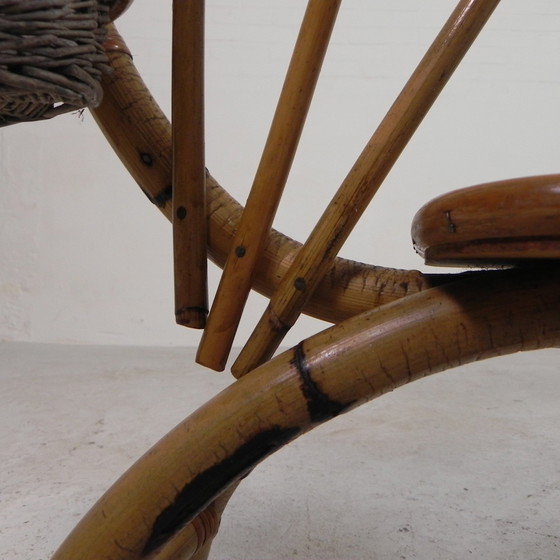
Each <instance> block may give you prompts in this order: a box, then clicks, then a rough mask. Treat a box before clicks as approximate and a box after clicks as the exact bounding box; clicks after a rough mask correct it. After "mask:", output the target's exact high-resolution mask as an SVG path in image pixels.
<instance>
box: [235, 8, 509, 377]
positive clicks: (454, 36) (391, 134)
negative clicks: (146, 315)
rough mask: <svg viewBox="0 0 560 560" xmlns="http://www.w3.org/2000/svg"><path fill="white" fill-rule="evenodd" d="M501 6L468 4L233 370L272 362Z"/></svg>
mask: <svg viewBox="0 0 560 560" xmlns="http://www.w3.org/2000/svg"><path fill="white" fill-rule="evenodd" d="M498 3H499V0H461V1H460V2H459V4H458V6H457V7H456V9H455V10H454V12H453V13H452V14H451V16H450V18H449V19H448V21H447V22H446V24H445V25H444V27H443V29H442V30H441V32H440V33H439V34H438V36H437V37H436V39H435V41H434V42H433V44H432V45H431V47H430V48H429V50H428V52H427V53H426V55H425V56H424V58H423V59H422V61H421V62H420V64H419V65H418V67H417V69H416V70H415V72H414V73H413V75H412V76H411V78H410V80H409V81H408V83H407V84H406V85H405V87H404V89H403V90H402V92H401V94H400V95H399V97H398V98H397V100H396V101H395V103H394V104H393V106H392V107H391V108H390V110H389V112H388V113H387V115H386V117H385V118H384V119H383V121H382V122H381V124H380V125H379V127H378V129H377V130H376V131H375V133H374V134H373V136H372V138H371V140H370V141H369V142H368V144H367V146H366V147H365V148H364V150H363V151H362V153H361V154H360V156H359V158H358V160H357V161H356V163H355V165H354V166H353V167H352V169H351V171H350V172H349V174H348V175H347V177H346V179H345V180H344V181H343V183H342V185H341V186H340V188H339V190H338V192H337V193H336V195H335V197H334V199H333V200H332V202H331V203H330V204H329V206H328V207H327V209H326V210H325V212H324V214H323V216H322V217H321V218H320V220H319V222H318V223H317V225H316V227H315V228H314V230H313V231H312V233H311V235H310V237H309V239H308V240H307V242H306V243H305V244H304V246H303V247H302V249H301V251H299V252H298V254H297V255H296V257H295V260H294V263H293V264H292V266H291V267H290V269H289V270H288V272H287V274H286V275H285V277H284V278H283V279H282V281H281V284H280V287H279V288H278V291H277V292H276V293H275V294H274V295H273V297H272V298H271V300H270V303H269V305H268V307H267V309H266V311H265V313H264V314H263V316H262V318H261V320H260V321H259V322H258V324H257V326H256V327H255V330H254V331H253V334H252V335H251V337H250V339H249V341H248V342H247V344H246V345H245V347H244V348H243V350H242V352H241V354H240V355H239V357H238V359H237V360H236V362H235V364H234V366H233V368H232V369H233V373H234V375H236V376H240V375H244V374H245V373H247V372H248V371H250V370H252V369H253V368H255V367H257V366H258V365H259V364H262V363H263V362H265V361H266V360H267V359H269V358H270V357H271V356H272V355H273V354H274V352H275V350H276V349H277V348H278V346H279V345H280V343H281V341H282V339H283V338H284V335H285V334H286V332H287V331H288V330H289V329H290V328H291V327H292V325H293V324H294V323H295V321H296V320H297V317H298V316H299V315H300V313H301V311H302V309H303V307H304V305H305V303H306V301H307V300H308V299H309V297H310V296H311V294H312V293H313V292H314V290H315V288H316V287H317V285H318V284H319V283H320V282H321V281H322V280H323V278H324V276H325V274H326V272H327V270H328V268H329V267H330V266H331V265H332V262H333V260H334V258H335V257H336V255H337V253H338V251H339V250H340V248H341V247H342V245H343V244H344V242H345V240H346V239H347V237H348V235H349V234H350V232H351V230H352V228H353V227H354V226H355V225H356V223H357V222H358V220H359V218H360V216H361V215H362V213H363V211H364V210H365V208H366V206H367V205H368V204H369V202H370V201H371V199H372V197H373V195H374V194H375V193H376V191H377V190H378V188H379V187H380V186H381V184H382V182H383V180H384V179H385V177H386V175H387V174H388V173H389V170H390V169H391V167H392V166H393V164H394V163H395V161H396V160H397V158H398V157H399V155H400V154H401V152H402V151H403V149H404V148H405V146H406V144H407V142H408V140H409V139H410V138H411V137H412V135H413V133H414V131H415V130H416V128H417V127H418V125H419V124H420V122H421V121H422V119H423V118H424V116H425V115H426V114H427V112H428V111H429V109H430V107H431V105H432V104H433V102H434V101H435V99H436V98H437V96H438V95H439V93H440V92H441V91H442V89H443V87H444V86H445V84H446V83H447V80H448V79H449V78H450V76H451V74H452V73H453V71H454V70H455V68H456V67H457V65H458V64H459V62H460V61H461V59H462V57H463V56H464V54H465V53H466V52H467V50H468V49H469V47H470V45H471V44H472V42H473V41H474V39H475V38H476V36H477V35H478V33H479V32H480V30H481V29H482V28H483V26H484V24H485V23H486V21H487V20H488V18H489V17H490V15H491V14H492V12H493V10H494V9H495V8H496V6H497V5H498Z"/></svg>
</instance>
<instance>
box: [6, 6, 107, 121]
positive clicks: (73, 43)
mask: <svg viewBox="0 0 560 560" xmlns="http://www.w3.org/2000/svg"><path fill="white" fill-rule="evenodd" d="M114 2H115V0H26V1H21V0H0V126H6V125H9V124H14V123H17V122H21V121H34V120H42V119H50V118H52V117H54V116H56V115H59V114H62V113H68V112H71V111H76V110H79V109H82V108H84V107H96V106H97V105H99V103H100V102H101V98H102V90H101V86H100V83H99V81H100V78H101V74H102V73H103V72H106V71H108V65H107V60H106V57H105V52H104V50H103V41H104V39H105V28H104V25H105V24H106V23H108V21H109V9H110V8H111V7H112V5H113V4H114Z"/></svg>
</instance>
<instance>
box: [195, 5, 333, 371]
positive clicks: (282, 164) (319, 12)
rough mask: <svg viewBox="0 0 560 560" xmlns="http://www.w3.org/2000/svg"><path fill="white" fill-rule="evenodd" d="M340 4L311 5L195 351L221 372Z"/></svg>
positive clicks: (284, 181)
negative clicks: (206, 322)
mask: <svg viewBox="0 0 560 560" xmlns="http://www.w3.org/2000/svg"><path fill="white" fill-rule="evenodd" d="M340 2H341V0H310V1H309V4H308V6H307V10H306V13H305V16H304V19H303V23H302V26H301V30H300V33H299V36H298V39H297V42H296V46H295V48H294V52H293V55H292V60H291V62H290V66H289V68H288V73H287V75H286V80H285V82H284V87H283V89H282V93H281V95H280V99H279V101H278V106H277V108H276V113H275V115H274V119H273V121H272V125H271V127H270V132H269V135H268V138H267V141H266V144H265V147H264V151H263V154H262V157H261V161H260V163H259V166H258V169H257V172H256V175H255V179H254V182H253V186H252V188H251V192H250V194H249V198H248V199H247V204H246V206H245V210H244V212H243V214H242V216H241V221H240V223H239V227H238V230H237V233H236V235H235V238H234V240H233V243H232V248H231V250H230V253H229V255H228V259H227V262H226V265H225V267H224V272H223V274H222V278H221V280H220V285H219V287H218V291H217V294H216V297H215V300H214V303H213V304H212V309H211V311H210V315H209V317H208V324H207V325H206V329H205V331H204V335H203V337H202V341H201V343H200V346H199V350H198V355H197V362H199V363H201V364H203V365H205V366H208V367H210V368H212V369H216V370H220V371H221V370H223V369H224V367H225V364H226V361H227V358H228V355H229V352H230V349H231V346H232V344H233V338H234V336H235V333H236V331H237V327H238V324H239V320H240V319H241V314H242V313H243V307H244V306H245V302H246V300H247V296H248V295H249V291H250V289H251V286H252V284H253V272H254V270H255V267H256V265H257V261H258V259H259V258H260V257H261V255H262V249H263V247H264V244H265V242H266V240H267V238H268V234H269V231H270V228H271V226H272V221H273V219H274V215H275V214H276V209H277V207H278V203H279V202H280V197H281V196H282V192H283V190H284V186H285V184H286V181H287V179H288V174H289V171H290V168H291V165H292V161H293V158H294V155H295V152H296V149H297V145H298V142H299V138H300V136H301V132H302V130H303V125H304V122H305V118H306V116H307V112H308V109H309V106H310V104H311V99H312V97H313V92H314V90H315V85H316V83H317V79H318V77H319V71H320V69H321V65H322V63H323V58H324V56H325V52H326V50H327V46H328V43H329V39H330V36H331V32H332V29H333V26H334V22H335V20H336V15H337V13H338V8H339V6H340Z"/></svg>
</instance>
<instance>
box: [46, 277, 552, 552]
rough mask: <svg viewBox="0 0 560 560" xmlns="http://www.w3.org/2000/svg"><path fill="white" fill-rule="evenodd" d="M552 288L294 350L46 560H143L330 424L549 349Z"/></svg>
mask: <svg viewBox="0 0 560 560" xmlns="http://www.w3.org/2000/svg"><path fill="white" fill-rule="evenodd" d="M559 283H560V268H559V267H558V266H550V267H547V268H544V267H543V268H540V269H539V268H536V269H519V270H507V271H499V272H492V273H486V274H485V275H484V276H482V277H478V278H468V279H466V280H462V281H457V282H454V283H452V284H450V285H447V286H444V287H439V288H433V289H431V290H426V291H425V292H422V293H419V294H416V295H413V296H410V297H408V298H403V299H401V300H398V301H395V302H393V303H391V304H388V305H386V306H383V307H381V308H379V309H377V310H372V311H369V312H366V313H364V314H362V315H359V316H357V317H354V318H352V319H349V320H348V321H346V322H344V323H341V324H339V325H336V326H334V327H331V328H330V329H327V330H326V331H324V332H322V333H319V334H318V335H315V336H313V337H311V338H310V339H308V340H306V341H304V342H302V343H300V344H299V345H298V346H297V347H296V348H294V349H291V350H289V351H287V352H285V353H283V354H281V355H280V356H278V357H277V358H275V359H273V360H271V361H270V362H268V363H266V364H264V365H263V366H261V367H260V368H258V369H257V370H255V371H254V372H252V373H250V374H249V375H247V376H245V377H243V378H242V379H241V380H238V381H237V382H235V383H233V384H232V385H230V386H229V387H228V388H227V389H225V391H223V392H222V393H221V394H219V395H217V396H216V397H215V398H214V399H212V400H211V401H209V402H208V403H207V404H206V405H204V406H203V407H201V408H200V409H199V410H198V411H196V412H195V413H194V414H193V415H191V416H190V417H189V418H188V419H186V420H185V421H183V422H181V423H180V424H179V425H178V426H177V427H176V428H175V429H173V430H172V431H171V432H170V433H169V434H168V435H167V436H165V437H164V438H163V439H162V440H161V441H160V442H159V443H157V444H156V445H155V446H154V447H153V448H152V449H151V450H150V451H149V452H148V453H146V454H145V455H144V456H143V457H142V458H141V459H140V460H139V461H138V462H137V463H136V464H135V465H133V466H132V467H131V468H130V469H129V471H128V472H127V473H125V474H124V475H123V476H122V477H121V478H120V479H119V480H118V481H117V482H116V483H115V485H114V486H113V487H112V488H111V489H110V490H109V491H108V492H107V493H106V494H105V495H104V496H103V497H102V498H101V499H100V500H99V501H98V502H97V504H95V505H94V506H93V508H92V509H91V510H90V511H89V513H88V514H87V515H86V516H85V517H84V518H83V519H82V520H81V521H80V523H79V524H78V526H77V527H76V528H75V529H74V531H73V532H72V533H71V534H70V535H69V536H68V538H67V539H66V541H65V542H64V543H63V544H62V546H61V547H60V548H59V550H58V551H57V552H56V553H55V555H54V556H53V558H52V560H76V559H77V558H79V559H80V560H99V559H101V558H102V559H103V560H140V559H141V558H145V557H146V551H151V550H152V547H153V546H155V545H158V546H163V547H164V546H165V543H166V542H168V541H170V540H172V539H173V538H174V535H175V534H176V532H177V531H180V530H181V528H182V527H185V526H188V524H189V521H190V520H191V519H192V518H194V517H196V515H197V514H198V512H199V511H200V510H201V509H205V508H206V507H207V504H208V503H211V502H212V501H213V500H214V498H215V496H216V495H217V494H221V493H222V492H223V491H224V490H225V489H226V488H229V487H230V486H231V484H232V483H234V482H235V481H237V480H239V479H240V478H242V477H243V476H244V475H245V474H246V473H247V472H249V471H250V470H251V469H252V468H253V467H254V465H255V464H257V463H258V462H260V461H261V460H263V459H264V458H265V457H267V456H269V455H270V454H271V453H273V452H274V451H276V450H277V449H279V448H280V447H282V446H283V445H284V444H286V443H288V442H289V441H292V440H293V439H295V438H296V437H298V436H299V435H301V434H303V433H305V432H306V431H308V430H310V429H312V428H313V427H315V426H317V425H319V424H321V423H323V422H325V421H327V420H329V419H331V418H332V417H334V416H336V415H338V414H341V413H343V412H345V411H347V410H350V409H352V408H354V407H356V406H358V405H359V404H362V403H364V402H366V401H367V400H370V399H372V398H374V397H377V396H380V395H382V394H384V393H386V392H388V391H391V390H393V389H395V388H397V387H399V386H401V385H404V384H406V383H409V382H411V381H414V380H416V379H419V378H421V377H424V376H426V375H429V374H433V373H436V372H438V371H442V370H445V369H449V368H451V367H454V366H457V365H460V364H465V363H468V362H471V361H474V360H480V359H483V358H490V357H493V356H499V355H504V354H507V353H513V352H517V351H522V350H535V349H537V348H546V347H555V346H558V345H560V312H559V311H560V309H559V299H558V285H559ZM154 550H155V549H154ZM156 558H157V556H156Z"/></svg>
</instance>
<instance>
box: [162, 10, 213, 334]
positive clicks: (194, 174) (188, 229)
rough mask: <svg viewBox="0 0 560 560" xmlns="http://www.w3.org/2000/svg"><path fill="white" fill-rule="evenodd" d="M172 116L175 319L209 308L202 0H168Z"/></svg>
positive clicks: (201, 314) (202, 314)
mask: <svg viewBox="0 0 560 560" xmlns="http://www.w3.org/2000/svg"><path fill="white" fill-rule="evenodd" d="M172 46H173V49H172V52H173V55H172V87H171V107H172V109H171V111H172V116H171V122H172V146H173V149H172V153H173V198H172V208H173V212H172V223H173V265H174V279H175V320H176V321H177V323H178V324H180V325H183V326H185V327H192V328H196V329H201V328H204V325H205V324H206V316H207V314H208V287H207V254H206V168H205V156H204V0H174V1H173V40H172Z"/></svg>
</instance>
